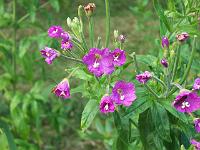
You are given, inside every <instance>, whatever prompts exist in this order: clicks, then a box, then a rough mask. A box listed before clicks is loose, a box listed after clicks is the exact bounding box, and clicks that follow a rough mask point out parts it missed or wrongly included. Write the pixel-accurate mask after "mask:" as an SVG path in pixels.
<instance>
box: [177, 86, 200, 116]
mask: <svg viewBox="0 0 200 150" xmlns="http://www.w3.org/2000/svg"><path fill="white" fill-rule="evenodd" d="M173 106H174V107H175V108H176V110H178V111H179V112H183V113H185V112H186V113H191V112H194V111H196V110H198V109H199V108H200V97H199V96H198V95H197V93H196V92H191V91H189V90H186V89H184V90H181V91H180V93H179V94H178V95H177V96H176V99H175V100H174V102H173Z"/></svg>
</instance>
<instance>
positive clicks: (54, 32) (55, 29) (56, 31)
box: [48, 26, 63, 38]
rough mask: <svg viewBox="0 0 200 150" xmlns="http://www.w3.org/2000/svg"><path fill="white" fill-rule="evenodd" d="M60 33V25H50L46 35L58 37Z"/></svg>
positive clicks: (61, 31) (61, 30)
mask: <svg viewBox="0 0 200 150" xmlns="http://www.w3.org/2000/svg"><path fill="white" fill-rule="evenodd" d="M61 33H63V29H62V27H61V26H51V27H50V28H49V29H48V35H49V37H51V38H60V36H61Z"/></svg>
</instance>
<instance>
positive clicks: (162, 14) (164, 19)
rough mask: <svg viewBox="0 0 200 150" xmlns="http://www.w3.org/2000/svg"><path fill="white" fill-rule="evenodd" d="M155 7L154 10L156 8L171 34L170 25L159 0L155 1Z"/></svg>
mask: <svg viewBox="0 0 200 150" xmlns="http://www.w3.org/2000/svg"><path fill="white" fill-rule="evenodd" d="M153 5H154V8H155V10H156V12H157V14H158V16H159V18H160V20H161V21H162V22H163V23H164V24H165V26H166V28H167V29H168V31H169V32H171V27H170V24H169V22H168V20H167V17H166V16H165V15H164V11H163V9H162V7H161V6H160V4H159V2H158V0H153Z"/></svg>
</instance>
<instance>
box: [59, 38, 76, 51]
mask: <svg viewBox="0 0 200 150" xmlns="http://www.w3.org/2000/svg"><path fill="white" fill-rule="evenodd" d="M72 47H73V43H72V42H71V41H70V40H66V39H63V40H62V42H61V49H63V50H70V49H72Z"/></svg>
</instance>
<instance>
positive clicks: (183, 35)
mask: <svg viewBox="0 0 200 150" xmlns="http://www.w3.org/2000/svg"><path fill="white" fill-rule="evenodd" d="M176 38H177V40H178V41H180V42H184V41H186V40H187V39H188V38H189V34H188V33H187V32H183V33H181V34H177V35H176Z"/></svg>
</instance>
